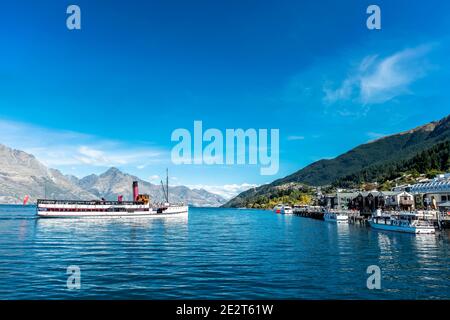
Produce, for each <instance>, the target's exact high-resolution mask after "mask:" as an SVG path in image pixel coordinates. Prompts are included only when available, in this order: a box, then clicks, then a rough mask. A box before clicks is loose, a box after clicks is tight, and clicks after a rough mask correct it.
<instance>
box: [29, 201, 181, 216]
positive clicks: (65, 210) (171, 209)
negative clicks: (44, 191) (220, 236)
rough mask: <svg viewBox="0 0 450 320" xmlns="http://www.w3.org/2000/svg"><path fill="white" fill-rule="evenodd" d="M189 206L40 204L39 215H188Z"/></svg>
mask: <svg viewBox="0 0 450 320" xmlns="http://www.w3.org/2000/svg"><path fill="white" fill-rule="evenodd" d="M188 211H189V207H188V206H182V205H180V206H175V205H170V206H165V207H159V208H152V207H149V206H144V205H124V206H117V205H116V206H108V205H93V206H88V205H73V204H56V205H52V204H38V207H37V215H38V217H41V218H81V217H90V218H92V217H100V218H108V217H118V218H126V217H167V216H174V215H187V214H188Z"/></svg>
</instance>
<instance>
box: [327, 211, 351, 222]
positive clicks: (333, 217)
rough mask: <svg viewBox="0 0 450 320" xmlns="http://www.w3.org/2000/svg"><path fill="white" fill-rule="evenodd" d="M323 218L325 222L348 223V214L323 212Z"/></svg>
mask: <svg viewBox="0 0 450 320" xmlns="http://www.w3.org/2000/svg"><path fill="white" fill-rule="evenodd" d="M323 219H324V220H325V221H327V222H333V223H348V216H347V215H345V214H336V213H329V212H327V213H325V214H324V215H323Z"/></svg>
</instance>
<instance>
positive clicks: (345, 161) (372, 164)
mask: <svg viewBox="0 0 450 320" xmlns="http://www.w3.org/2000/svg"><path fill="white" fill-rule="evenodd" d="M448 141H450V116H447V117H445V118H443V119H441V120H439V121H433V122H431V123H428V124H425V125H422V126H420V127H417V128H414V129H411V130H408V131H405V132H401V133H398V134H393V135H389V136H385V137H382V138H379V139H377V140H374V141H371V142H369V143H365V144H362V145H360V146H357V147H355V148H354V149H351V150H350V151H348V152H346V153H344V154H342V155H340V156H338V157H336V158H334V159H329V160H319V161H316V162H314V163H312V164H310V165H308V166H306V167H304V168H302V169H300V170H298V171H297V172H294V173H293V174H291V175H288V176H286V177H284V178H281V179H278V180H275V181H273V182H272V183H269V184H266V185H263V186H260V187H258V188H253V189H250V190H247V191H244V192H242V193H240V194H239V195H237V196H236V197H235V198H233V199H231V200H230V201H228V202H227V203H226V204H225V205H224V206H225V207H242V206H245V205H246V204H247V203H249V202H252V201H254V200H255V199H257V198H258V197H260V196H264V197H270V196H271V195H273V194H274V193H277V192H278V191H279V189H280V187H281V186H289V185H299V184H304V185H309V186H326V185H331V184H333V185H339V183H338V182H339V181H340V180H342V179H346V180H348V179H349V177H352V176H359V177H360V176H361V173H365V172H367V170H368V169H369V170H370V168H374V170H380V169H383V168H390V169H392V168H396V167H402V164H403V163H404V162H405V161H408V160H411V159H416V158H418V157H419V155H420V154H421V153H422V152H425V151H427V150H431V149H432V148H433V147H436V146H438V145H444V144H443V143H444V142H448ZM445 166H447V164H444V165H443V166H442V165H441V166H438V167H439V169H442V167H445ZM410 167H411V165H410ZM375 168H376V169H375Z"/></svg>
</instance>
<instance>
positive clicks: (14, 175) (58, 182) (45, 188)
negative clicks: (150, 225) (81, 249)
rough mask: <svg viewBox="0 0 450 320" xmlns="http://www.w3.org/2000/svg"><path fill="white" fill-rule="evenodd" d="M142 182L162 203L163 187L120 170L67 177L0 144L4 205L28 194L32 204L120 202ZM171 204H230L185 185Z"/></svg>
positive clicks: (141, 187)
mask: <svg viewBox="0 0 450 320" xmlns="http://www.w3.org/2000/svg"><path fill="white" fill-rule="evenodd" d="M133 181H138V183H139V191H140V193H146V194H149V195H150V197H151V199H152V201H154V202H162V201H163V192H162V188H161V186H159V185H155V184H152V183H150V182H147V181H144V180H142V179H139V178H138V177H135V176H132V175H129V174H127V173H124V172H122V171H120V170H119V169H117V168H110V169H108V170H107V171H106V172H104V173H103V174H100V175H95V174H92V175H89V176H86V177H84V178H82V179H79V178H77V177H75V176H72V175H64V174H62V173H61V172H60V171H59V170H56V169H51V168H47V167H46V166H45V165H44V164H42V163H41V162H40V161H38V160H37V159H36V158H35V157H34V156H33V155H31V154H29V153H26V152H24V151H20V150H15V149H12V148H9V147H7V146H4V145H1V144H0V203H22V201H23V198H24V197H25V195H28V196H29V198H30V201H31V202H35V201H36V200H37V199H39V198H51V199H72V200H93V199H101V198H105V199H107V200H116V199H117V197H118V196H119V195H123V196H124V199H125V200H127V199H131V198H132V188H131V185H132V182H133ZM169 200H170V201H171V202H184V203H187V204H189V205H192V206H212V207H217V206H220V205H222V204H224V203H225V202H226V201H225V199H224V198H222V197H221V196H219V195H216V194H213V193H210V192H208V191H206V190H204V189H190V188H188V187H185V186H171V187H170V188H169Z"/></svg>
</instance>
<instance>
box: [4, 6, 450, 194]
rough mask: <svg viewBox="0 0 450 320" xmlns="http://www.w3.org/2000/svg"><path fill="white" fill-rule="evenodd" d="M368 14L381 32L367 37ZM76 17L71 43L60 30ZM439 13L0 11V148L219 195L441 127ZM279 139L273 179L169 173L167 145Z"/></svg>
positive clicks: (237, 172)
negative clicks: (259, 133) (210, 133)
mask: <svg viewBox="0 0 450 320" xmlns="http://www.w3.org/2000/svg"><path fill="white" fill-rule="evenodd" d="M374 3H376V4H378V5H379V6H380V7H381V16H382V29H381V30H372V31H370V30H368V29H367V28H366V19H367V14H366V13H365V12H366V8H367V6H368V5H370V4H374ZM70 4H77V5H79V6H80V8H81V13H82V20H81V21H82V22H81V24H82V29H81V30H77V31H69V30H68V29H67V28H66V24H65V20H66V17H67V15H66V8H67V6H68V5H70ZM449 12H450V3H449V2H448V1H443V0H442V1H437V0H429V1H414V2H412V1H400V0H390V1H376V2H373V3H372V2H369V1H361V0H354V1H350V0H347V1H331V0H330V1H324V0H320V1H307V2H306V1H237V0H232V1H221V0H215V1H196V0H195V1H170V0H164V1H137V0H136V1H130V0H129V1H112V0H111V1H106V0H103V1H92V0H90V1H81V0H76V1H72V2H66V1H49V0H48V1H45V0H44V1H39V2H37V1H31V0H30V1H24V0H18V1H14V2H11V3H8V4H2V10H1V12H0V19H1V20H0V21H1V22H0V23H1V28H0V36H1V39H2V50H0V143H3V144H6V145H8V146H11V147H15V148H19V149H23V150H25V151H29V152H31V153H33V154H35V155H36V156H37V157H38V158H39V159H40V160H42V161H43V162H44V163H46V164H48V165H49V166H51V167H54V168H58V169H60V170H61V171H63V172H64V173H67V174H74V175H77V176H84V175H87V174H90V173H101V172H103V171H105V170H106V169H107V168H108V167H110V166H116V167H119V168H120V169H123V170H124V171H126V172H129V173H132V174H135V175H138V176H139V177H141V178H143V179H145V180H149V181H153V182H158V181H159V178H158V176H160V175H163V174H164V168H165V167H169V169H170V172H171V176H172V178H173V180H172V183H176V184H185V185H190V186H203V187H205V188H207V189H208V190H212V191H215V192H218V193H221V194H224V195H228V196H229V195H231V194H232V193H233V192H237V191H240V190H243V189H245V188H248V187H249V186H252V185H259V184H262V183H266V182H270V181H272V180H274V179H276V178H279V177H283V176H285V175H287V174H290V173H292V172H294V171H296V170H298V169H300V168H302V167H304V166H306V165H307V164H309V163H311V162H313V161H316V160H319V159H322V158H332V157H335V156H337V155H339V154H340V153H343V152H345V151H347V150H349V149H351V148H352V147H354V146H356V145H358V144H361V143H365V142H367V141H369V140H372V139H375V138H378V137H381V136H383V135H387V134H391V133H396V132H399V131H403V130H407V129H410V128H412V127H415V126H418V125H421V124H424V123H426V122H429V121H432V120H438V119H440V118H442V117H444V116H446V115H447V114H449V113H450V112H449V111H450V104H449V103H450V93H449V90H448V83H450V81H449V80H450V66H449V59H448V57H449V56H450V42H449V41H450V36H449V35H450V32H449V31H450V13H449ZM194 120H201V121H203V126H204V127H205V128H218V129H221V130H225V129H228V128H243V129H248V128H255V129H259V128H267V129H271V128H274V129H280V169H279V172H278V174H277V175H275V176H261V175H260V170H259V167H258V166H255V165H234V166H225V165H223V166H219V165H215V166H208V165H181V166H175V165H173V164H171V161H170V150H171V148H172V147H173V146H174V143H173V142H171V141H170V136H171V133H172V131H173V130H175V129H177V128H187V129H190V130H192V128H193V122H194Z"/></svg>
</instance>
